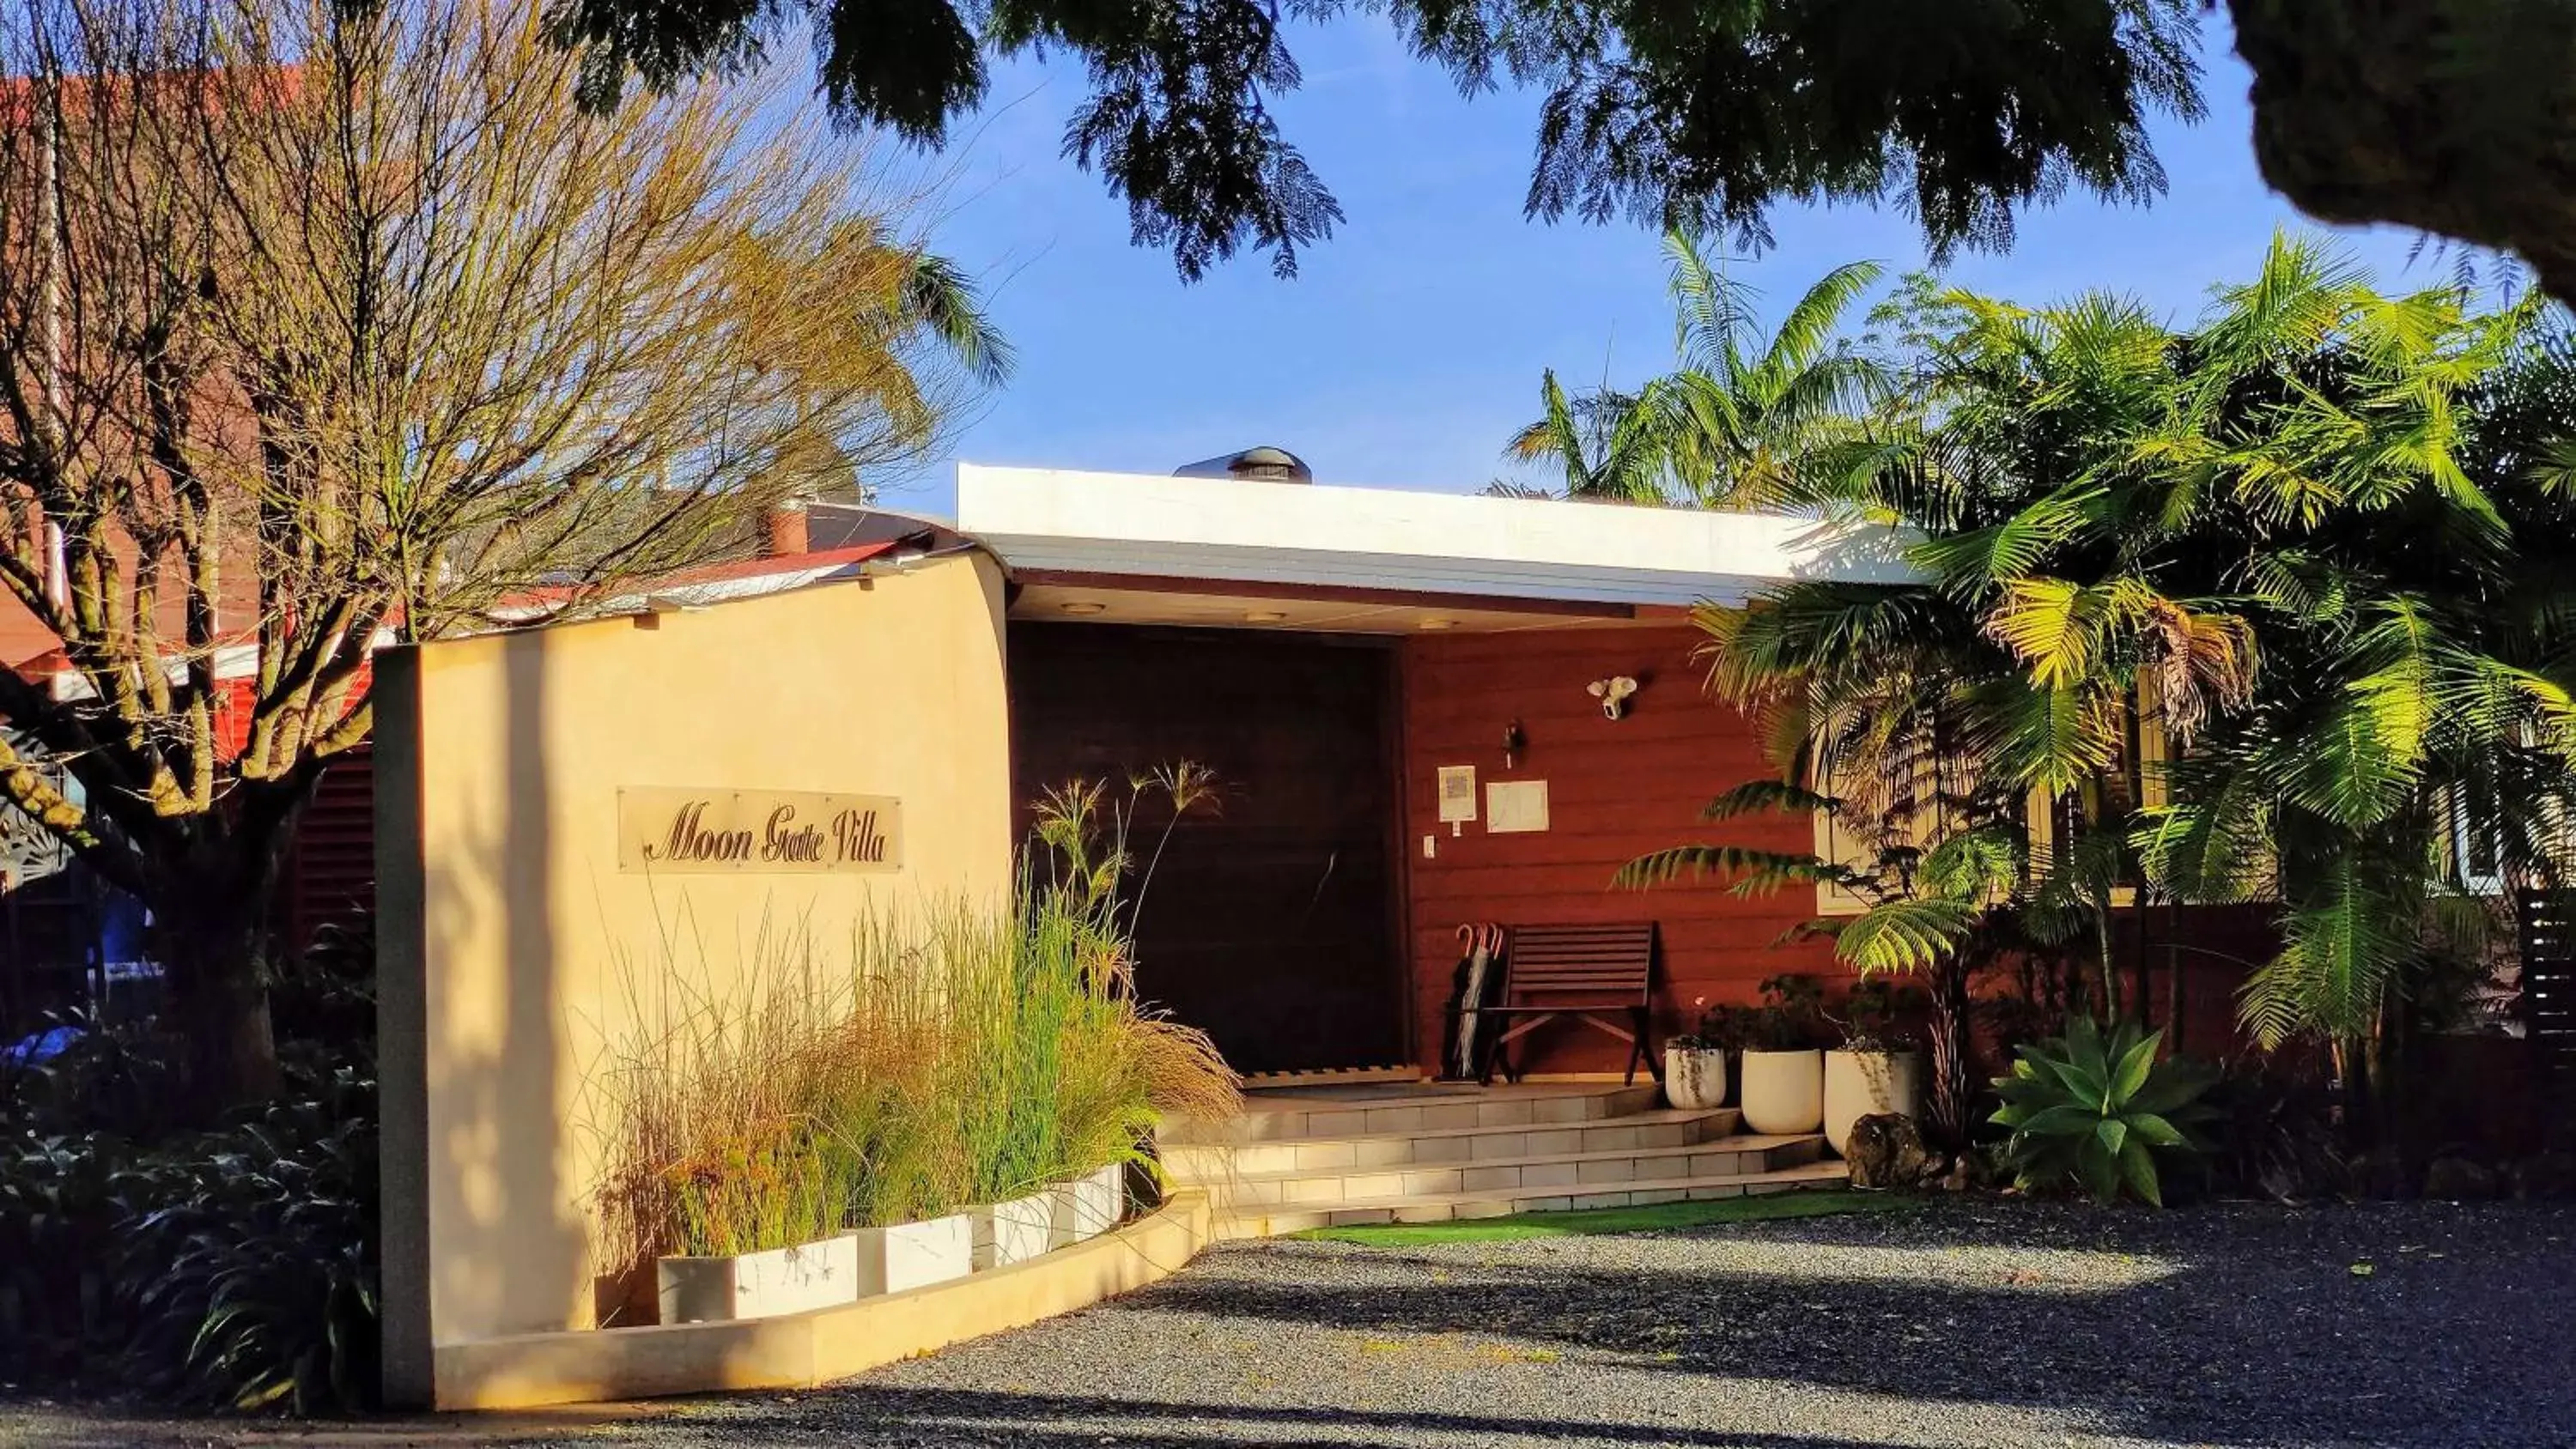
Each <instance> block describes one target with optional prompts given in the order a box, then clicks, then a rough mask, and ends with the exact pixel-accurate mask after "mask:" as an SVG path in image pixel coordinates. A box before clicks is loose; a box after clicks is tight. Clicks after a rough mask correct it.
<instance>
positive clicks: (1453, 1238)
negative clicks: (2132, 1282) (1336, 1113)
mask: <svg viewBox="0 0 2576 1449" xmlns="http://www.w3.org/2000/svg"><path fill="white" fill-rule="evenodd" d="M1911 1206H1913V1201H1912V1200H1911V1199H1907V1198H1901V1197H1890V1196H1888V1195H1886V1194H1884V1193H1874V1192H1781V1193H1768V1194H1765V1195H1763V1196H1760V1197H1723V1198H1713V1199H1709V1200H1707V1201H1703V1202H1667V1203H1655V1204H1653V1205H1651V1206H1648V1207H1615V1208H1592V1209H1589V1210H1587V1211H1583V1212H1553V1213H1520V1214H1517V1215H1515V1216H1512V1217H1507V1218H1472V1219H1469V1220H1467V1221H1465V1222H1451V1223H1389V1224H1386V1225H1383V1226H1378V1227H1353V1228H1310V1229H1308V1230H1307V1231H1305V1232H1302V1233H1296V1234H1292V1236H1294V1237H1299V1238H1305V1239H1308V1240H1311V1241H1315V1242H1325V1243H1356V1244H1358V1245H1359V1246H1361V1247H1364V1248H1427V1247H1433V1246H1436V1245H1438V1244H1441V1243H1514V1242H1519V1241H1521V1240H1523V1239H1526V1238H1577V1237H1594V1236H1598V1235H1600V1234H1603V1233H1659V1232H1667V1231H1670V1230H1672V1229H1675V1228H1704V1227H1713V1226H1716V1225H1719V1224H1724V1223H1767V1222H1776V1221H1779V1220H1781V1219H1785V1218H1820V1217H1829V1216H1832V1215H1834V1214H1837V1213H1876V1212H1896V1211H1902V1210H1904V1209H1906V1208H1908V1207H1911Z"/></svg>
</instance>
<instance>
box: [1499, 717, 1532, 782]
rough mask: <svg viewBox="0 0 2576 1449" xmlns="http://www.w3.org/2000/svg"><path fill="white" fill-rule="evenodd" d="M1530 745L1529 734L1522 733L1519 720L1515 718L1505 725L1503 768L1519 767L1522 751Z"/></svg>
mask: <svg viewBox="0 0 2576 1449" xmlns="http://www.w3.org/2000/svg"><path fill="white" fill-rule="evenodd" d="M1528 745H1529V736H1528V735H1525V734H1523V733H1521V722H1520V721H1519V720H1513V721H1512V722H1511V723H1510V724H1507V725H1505V726H1503V768H1504V769H1506V770H1509V769H1514V768H1516V767H1518V766H1519V764H1520V758H1521V751H1522V750H1523V749H1525V748H1527V747H1528Z"/></svg>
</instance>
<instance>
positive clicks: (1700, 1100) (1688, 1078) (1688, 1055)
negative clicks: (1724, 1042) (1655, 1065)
mask: <svg viewBox="0 0 2576 1449" xmlns="http://www.w3.org/2000/svg"><path fill="white" fill-rule="evenodd" d="M1664 1100H1665V1101H1667V1102H1670V1103H1672V1104H1673V1105H1674V1106H1675V1107H1678V1108H1680V1109H1681V1110H1683V1111H1685V1112H1704V1111H1706V1110H1708V1109H1709V1108H1711V1107H1723V1106H1725V1105H1726V1051H1725V1049H1724V1048H1722V1047H1666V1048H1664Z"/></svg>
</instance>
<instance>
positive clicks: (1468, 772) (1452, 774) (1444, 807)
mask: <svg viewBox="0 0 2576 1449" xmlns="http://www.w3.org/2000/svg"><path fill="white" fill-rule="evenodd" d="M1475 818H1476V767H1475V766H1473V765H1442V766H1441V767H1440V823H1441V824H1443V825H1457V824H1461V823H1463V822H1465V821H1469V820H1473V819H1475Z"/></svg>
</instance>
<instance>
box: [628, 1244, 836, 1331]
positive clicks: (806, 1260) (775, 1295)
mask: <svg viewBox="0 0 2576 1449" xmlns="http://www.w3.org/2000/svg"><path fill="white" fill-rule="evenodd" d="M859 1257H860V1254H859V1250H858V1245H857V1244H856V1243H853V1242H851V1241H850V1240H849V1239H848V1238H846V1237H840V1238H825V1239H824V1240H823V1241H821V1242H819V1243H807V1244H805V1245H803V1246H802V1247H795V1248H772V1249H770V1250H769V1251H767V1252H762V1253H743V1254H740V1255H738V1256H735V1257H730V1258H663V1259H661V1260H660V1261H658V1262H657V1263H655V1264H654V1278H655V1280H656V1281H655V1287H656V1288H657V1289H658V1290H659V1292H658V1298H659V1308H660V1313H661V1321H662V1322H664V1323H710V1322H717V1321H721V1320H724V1319H730V1318H774V1317H776V1316H778V1315H779V1314H782V1313H803V1312H805V1311H806V1310H808V1309H813V1308H829V1307H832V1306H833V1305H834V1304H838V1303H853V1302H856V1301H857V1300H858V1298H859V1295H860V1293H861V1292H862V1291H863V1288H862V1285H863V1282H864V1280H865V1276H866V1275H865V1274H864V1273H863V1272H862V1271H861V1267H860V1262H859Z"/></svg>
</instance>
